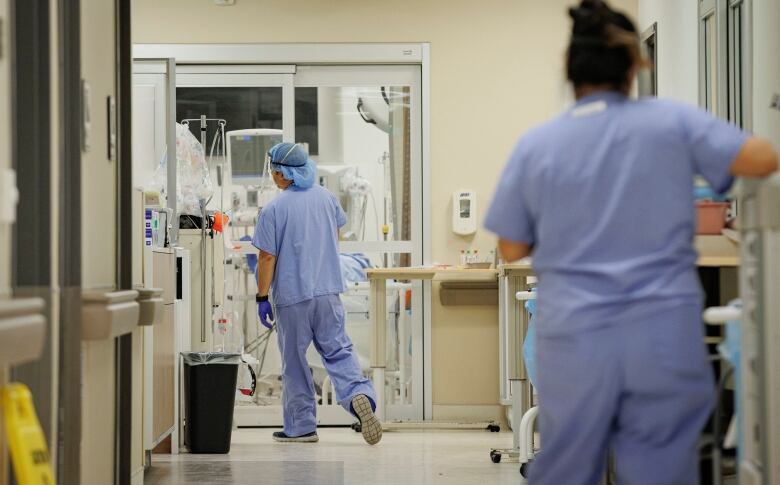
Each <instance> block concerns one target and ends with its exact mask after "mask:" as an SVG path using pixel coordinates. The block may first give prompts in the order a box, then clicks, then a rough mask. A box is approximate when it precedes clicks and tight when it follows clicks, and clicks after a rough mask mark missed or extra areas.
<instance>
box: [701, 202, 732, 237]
mask: <svg viewBox="0 0 780 485" xmlns="http://www.w3.org/2000/svg"><path fill="white" fill-rule="evenodd" d="M730 206H731V204H729V203H728V202H710V201H706V202H705V201H699V202H696V234H720V233H721V231H722V230H723V228H724V227H726V215H727V214H728V211H729V207H730Z"/></svg>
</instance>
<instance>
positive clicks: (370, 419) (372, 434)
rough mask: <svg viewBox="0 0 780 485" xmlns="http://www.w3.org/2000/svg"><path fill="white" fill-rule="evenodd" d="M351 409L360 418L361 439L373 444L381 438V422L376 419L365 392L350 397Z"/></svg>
mask: <svg viewBox="0 0 780 485" xmlns="http://www.w3.org/2000/svg"><path fill="white" fill-rule="evenodd" d="M352 410H353V411H354V412H355V414H356V415H357V417H358V419H359V420H360V427H361V431H362V433H363V439H364V440H366V443H368V444H369V445H375V444H377V443H379V442H380V441H381V440H382V423H380V422H379V419H377V417H376V414H374V411H373V410H372V409H371V401H370V400H369V399H368V396H366V395H365V394H359V395H357V396H355V397H354V398H352Z"/></svg>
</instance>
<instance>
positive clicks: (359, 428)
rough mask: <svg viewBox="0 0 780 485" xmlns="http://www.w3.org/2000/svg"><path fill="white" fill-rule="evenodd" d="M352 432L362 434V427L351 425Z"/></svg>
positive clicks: (355, 424) (358, 424)
mask: <svg viewBox="0 0 780 485" xmlns="http://www.w3.org/2000/svg"><path fill="white" fill-rule="evenodd" d="M352 430H353V431H354V432H355V433H362V432H363V425H362V424H360V423H352Z"/></svg>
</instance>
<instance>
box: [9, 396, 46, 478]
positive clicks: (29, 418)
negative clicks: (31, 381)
mask: <svg viewBox="0 0 780 485" xmlns="http://www.w3.org/2000/svg"><path fill="white" fill-rule="evenodd" d="M2 407H3V413H4V414H5V426H6V433H7V435H8V445H9V448H10V451H11V462H12V463H13V467H14V473H15V475H16V481H17V483H19V485H54V484H55V481H54V474H53V473H52V468H51V464H50V462H49V450H48V447H47V446H46V438H45V437H44V435H43V430H42V429H41V424H40V422H39V421H38V416H37V415H36V414H35V406H34V405H33V400H32V393H30V389H28V388H27V386H25V385H24V384H9V385H8V386H6V387H4V388H3V389H2Z"/></svg>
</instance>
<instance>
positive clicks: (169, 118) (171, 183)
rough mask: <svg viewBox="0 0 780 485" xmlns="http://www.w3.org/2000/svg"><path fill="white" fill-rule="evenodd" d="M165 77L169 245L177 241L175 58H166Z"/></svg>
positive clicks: (172, 245) (174, 244) (173, 244)
mask: <svg viewBox="0 0 780 485" xmlns="http://www.w3.org/2000/svg"><path fill="white" fill-rule="evenodd" d="M166 72H167V77H168V86H167V89H166V94H165V100H166V103H167V107H166V113H165V143H166V153H167V157H166V158H167V160H168V166H167V167H166V168H167V172H168V187H167V188H166V190H167V192H168V197H167V199H168V210H169V211H170V214H169V217H170V218H171V220H170V221H168V222H169V223H170V225H171V247H174V246H176V245H177V244H178V243H179V220H178V218H177V210H178V208H177V207H176V185H177V183H178V181H177V180H176V166H177V164H178V160H177V158H176V60H175V59H173V58H168V60H167V68H166Z"/></svg>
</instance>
